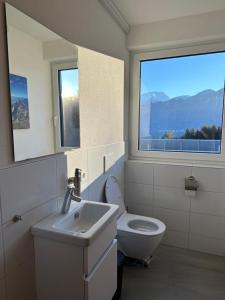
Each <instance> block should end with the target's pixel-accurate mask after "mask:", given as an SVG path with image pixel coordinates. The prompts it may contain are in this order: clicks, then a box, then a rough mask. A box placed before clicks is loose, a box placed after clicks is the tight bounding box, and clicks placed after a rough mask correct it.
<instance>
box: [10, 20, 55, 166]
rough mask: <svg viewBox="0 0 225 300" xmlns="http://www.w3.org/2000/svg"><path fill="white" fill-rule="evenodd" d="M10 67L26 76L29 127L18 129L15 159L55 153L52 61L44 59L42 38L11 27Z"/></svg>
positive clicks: (15, 141)
mask: <svg viewBox="0 0 225 300" xmlns="http://www.w3.org/2000/svg"><path fill="white" fill-rule="evenodd" d="M8 44H9V48H8V53H9V70H10V73H11V74H15V75H19V76H23V77H26V78H27V89H28V105H29V118H30V128H29V129H15V130H13V136H14V153H15V159H16V160H17V161H18V160H23V159H27V158H33V157H38V156H42V155H43V153H44V154H46V155H48V154H52V153H54V152H55V150H54V135H53V122H52V116H53V112H52V95H51V69H50V63H49V62H48V61H46V60H44V58H43V46H42V41H40V40H38V39H35V38H33V37H32V36H30V35H28V34H26V33H24V32H22V31H20V30H18V29H16V28H14V27H11V26H10V27H9V29H8Z"/></svg>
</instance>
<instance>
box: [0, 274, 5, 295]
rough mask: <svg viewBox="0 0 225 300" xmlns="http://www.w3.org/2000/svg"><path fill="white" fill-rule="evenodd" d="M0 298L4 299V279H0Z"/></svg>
mask: <svg viewBox="0 0 225 300" xmlns="http://www.w3.org/2000/svg"><path fill="white" fill-rule="evenodd" d="M0 299H1V300H6V288H5V279H4V278H2V279H0Z"/></svg>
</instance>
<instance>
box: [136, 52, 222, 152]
mask: <svg viewBox="0 0 225 300" xmlns="http://www.w3.org/2000/svg"><path fill="white" fill-rule="evenodd" d="M224 72H225V53H224V52H222V53H211V54H201V55H190V56H183V57H175V58H165V59H157V60H147V61H141V63H140V115H139V150H142V151H144V150H146V151H147V150H148V151H175V152H176V151H179V152H201V153H202V152H208V153H220V152H221V139H222V123H223V102H224Z"/></svg>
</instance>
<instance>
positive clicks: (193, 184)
mask: <svg viewBox="0 0 225 300" xmlns="http://www.w3.org/2000/svg"><path fill="white" fill-rule="evenodd" d="M184 181H185V191H195V192H196V191H197V190H198V188H199V183H198V181H197V180H196V178H195V177H194V176H188V177H185V180H184Z"/></svg>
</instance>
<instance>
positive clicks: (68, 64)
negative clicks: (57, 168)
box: [51, 60, 80, 152]
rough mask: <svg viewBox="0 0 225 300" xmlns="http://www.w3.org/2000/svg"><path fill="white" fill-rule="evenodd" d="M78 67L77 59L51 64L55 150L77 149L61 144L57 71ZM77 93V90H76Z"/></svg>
mask: <svg viewBox="0 0 225 300" xmlns="http://www.w3.org/2000/svg"><path fill="white" fill-rule="evenodd" d="M70 69H78V72H79V66H78V61H77V60H70V61H60V62H53V63H52V64H51V72H52V91H53V126H54V134H55V148H56V151H57V152H65V151H69V150H74V149H78V148H80V146H79V147H63V146H62V145H61V111H60V94H59V91H60V86H59V78H58V73H59V71H61V70H70ZM78 95H79V91H78Z"/></svg>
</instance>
